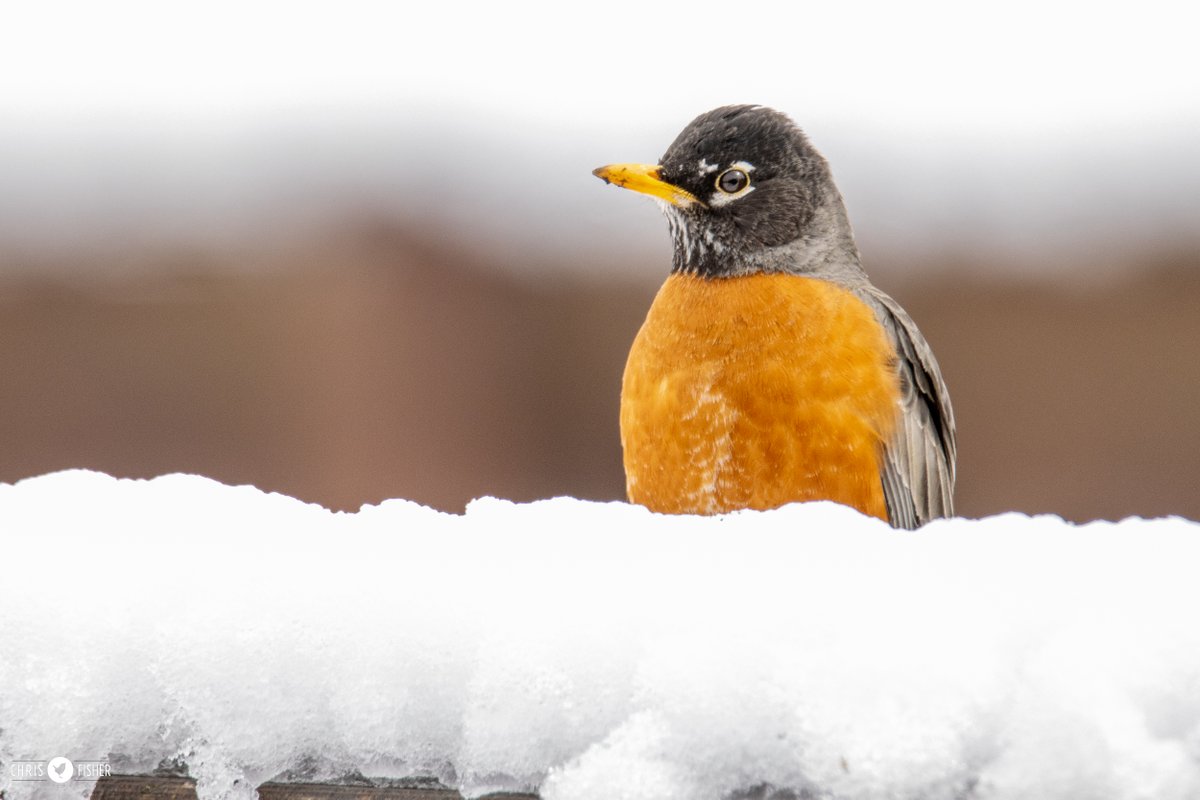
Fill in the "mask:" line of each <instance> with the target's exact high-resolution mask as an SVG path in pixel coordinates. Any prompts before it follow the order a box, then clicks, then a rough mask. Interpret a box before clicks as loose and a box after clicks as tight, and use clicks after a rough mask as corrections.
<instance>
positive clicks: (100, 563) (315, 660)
mask: <svg viewBox="0 0 1200 800" xmlns="http://www.w3.org/2000/svg"><path fill="white" fill-rule="evenodd" d="M0 526H2V533H0V542H2V544H3V551H2V553H3V555H2V556H0V557H2V558H3V562H2V563H3V567H2V569H3V571H2V573H0V578H2V580H0V630H2V631H3V645H2V648H3V649H2V651H0V761H2V762H4V763H5V764H8V763H11V762H12V761H14V760H19V759H43V760H44V759H48V758H50V757H52V756H54V755H67V756H68V757H71V758H75V759H108V760H109V761H111V762H112V764H113V768H114V770H117V771H122V772H138V771H148V770H151V769H153V768H154V767H155V766H156V765H158V764H159V762H161V761H163V760H164V759H179V760H182V761H184V762H186V764H187V766H188V768H189V770H190V772H191V774H192V775H193V776H194V777H196V778H197V781H198V790H199V793H200V797H201V798H202V800H206V799H208V798H218V797H236V796H243V797H248V796H251V795H252V794H253V789H252V788H250V787H253V786H257V785H258V784H260V783H262V782H263V781H265V780H268V779H270V778H271V777H273V776H276V775H279V774H281V773H284V772H286V771H288V770H292V771H293V772H294V771H295V770H297V769H299V768H303V769H304V770H305V771H306V772H305V774H306V775H308V776H310V777H313V778H315V779H321V778H326V779H333V778H336V777H338V776H339V775H345V774H348V773H352V772H354V771H355V770H358V771H359V772H361V773H363V774H366V775H371V776H380V777H401V776H407V775H414V774H426V775H436V776H438V777H440V778H441V779H442V780H443V781H445V782H447V783H449V784H450V785H453V786H455V787H456V788H460V789H461V790H462V791H463V792H464V794H466V795H468V796H471V795H478V794H481V793H483V792H485V791H490V790H495V789H518V788H523V787H524V788H534V787H536V788H539V789H540V791H541V793H542V796H543V797H544V798H546V799H547V800H566V799H567V798H589V799H593V798H595V799H597V800H599V799H600V798H603V799H604V800H616V799H617V798H638V799H639V800H640V799H642V798H645V799H646V800H649V799H650V798H655V799H656V800H657V799H659V798H713V799H714V800H715V799H716V798H721V797H726V796H728V795H729V794H730V793H731V792H735V791H737V790H739V789H743V788H746V787H749V786H754V785H758V784H763V783H768V784H771V785H774V786H777V787H789V788H792V789H796V790H798V791H801V792H804V791H807V792H810V793H812V794H813V795H815V796H820V797H832V798H876V797H903V798H910V797H911V798H965V797H971V798H976V797H977V798H1022V800H1024V799H1025V798H1079V797H1103V798H1109V797H1111V798H1135V797H1145V798H1157V799H1158V800H1166V799H1167V798H1180V799H1181V800H1182V799H1183V798H1195V797H1200V619H1198V617H1200V577H1198V574H1200V525H1197V524H1196V523H1194V522H1189V521H1186V520H1182V519H1163V520H1153V521H1145V520H1140V519H1130V520H1125V521H1123V522H1120V523H1095V524H1091V525H1085V526H1073V525H1070V524H1067V523H1064V522H1063V521H1062V520H1060V519H1057V518H1054V517H1036V518H1028V517H1025V516H1021V515H1017V514H1009V515H1003V516H998V517H992V518H989V519H984V520H943V521H938V522H935V523H933V524H931V525H928V526H926V527H925V528H924V529H922V530H920V531H916V532H908V533H906V532H897V531H893V530H891V529H890V528H888V527H886V526H885V525H883V524H882V523H880V522H878V521H875V520H871V519H867V518H864V517H862V516H860V515H859V514H857V513H856V512H854V511H852V510H849V509H846V508H842V507H840V506H836V505H832V504H828V503H814V504H808V505H797V506H791V507H788V508H783V509H780V510H778V511H774V512H769V513H743V514H734V515H730V516H727V517H723V518H711V519H700V518H683V517H660V516H655V515H652V514H650V513H648V512H646V511H645V510H644V509H641V508H637V507H632V506H628V505H624V504H620V503H610V504H598V503H587V502H582V501H578V500H571V499H565V498H562V499H557V500H549V501H545V502H539V503H532V504H528V505H515V504H513V503H508V502H504V501H500V500H492V499H487V500H480V501H477V502H475V503H472V504H471V506H470V507H469V508H468V509H467V512H466V514H465V515H462V516H457V515H449V514H442V513H438V512H435V511H432V510H430V509H427V508H424V507H421V506H418V505H416V504H413V503H409V502H403V501H389V502H386V503H384V504H382V505H380V506H371V507H365V508H363V509H362V510H361V511H359V512H358V513H356V514H338V513H333V512H330V511H327V510H325V509H323V508H320V507H318V506H313V505H307V504H304V503H301V502H299V501H297V500H293V499H291V498H288V497H283V496H280V495H270V494H265V493H263V492H260V491H258V490H256V489H253V488H249V487H238V488H233V487H228V486H223V485H221V484H218V483H216V482H214V481H211V480H207V479H204V478H197V477H191V476H180V475H172V476H167V477H162V478H158V479H155V480H152V481H126V480H115V479H113V478H110V477H108V476H105V475H100V474H95V473H87V472H66V473H58V474H54V475H48V476H44V477H41V478H36V479H31V480H27V481H22V482H20V483H18V484H16V485H0ZM45 786H46V785H45V784H39V783H34V782H27V781H24V782H23V781H13V780H11V778H10V776H9V774H8V771H7V770H5V774H4V775H2V776H0V789H3V790H4V792H5V795H6V797H7V798H9V799H10V800H21V798H24V797H28V796H30V795H31V794H33V793H37V792H41V791H43V790H44V788H45ZM35 787H42V788H35ZM88 788H90V787H88ZM76 796H78V793H77V795H76Z"/></svg>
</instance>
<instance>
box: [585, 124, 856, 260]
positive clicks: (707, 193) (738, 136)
mask: <svg viewBox="0 0 1200 800" xmlns="http://www.w3.org/2000/svg"><path fill="white" fill-rule="evenodd" d="M596 174H597V175H599V176H600V177H602V178H604V179H605V180H608V181H610V182H612V183H616V184H618V185H621V186H624V187H626V188H629V189H633V190H635V191H641V192H644V193H646V194H650V195H652V196H654V197H656V198H657V199H658V200H659V202H660V205H661V206H662V208H663V211H664V212H665V214H666V216H667V221H668V223H669V225H670V228H671V235H672V238H673V239H674V244H675V254H674V262H673V266H672V269H673V271H675V272H684V273H690V274H696V275H701V276H704V277H711V278H719V277H728V276H733V275H746V274H750V273H754V272H795V273H800V274H818V273H819V274H822V275H828V276H829V277H844V278H851V277H853V276H855V275H861V268H860V267H859V259H858V251H857V249H856V248H855V245H854V236H853V234H852V232H851V230H850V224H849V222H848V221H847V219H846V212H845V208H844V207H843V205H842V198H841V195H840V194H838V191H837V188H836V187H835V186H834V184H833V179H832V177H831V176H830V172H829V165H828V163H826V161H825V159H824V158H823V157H822V156H821V154H820V153H818V152H817V151H816V150H815V149H814V148H813V146H812V145H811V144H809V141H808V138H807V137H806V136H805V135H804V133H803V132H802V131H801V130H800V129H799V128H798V127H797V126H796V125H795V123H793V122H792V121H791V120H790V119H788V118H787V117H786V116H785V115H783V114H781V113H779V112H778V111H773V110H771V109H769V108H763V107H762V106H751V105H743V106H723V107H721V108H718V109H714V110H713V111H709V112H708V113H706V114H701V115H700V116H699V117H696V119H694V120H692V122H691V123H690V124H689V125H688V126H687V127H686V128H684V129H683V131H682V132H681V133H680V134H679V136H678V137H676V139H675V141H674V142H673V143H672V144H671V146H670V147H669V148H667V152H666V153H664V154H663V157H662V158H661V159H660V160H659V163H658V165H657V167H641V166H638V165H627V164H626V165H622V164H618V165H613V166H611V167H601V168H600V169H598V170H596ZM830 273H833V274H830Z"/></svg>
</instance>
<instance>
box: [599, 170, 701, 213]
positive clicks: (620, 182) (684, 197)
mask: <svg viewBox="0 0 1200 800" xmlns="http://www.w3.org/2000/svg"><path fill="white" fill-rule="evenodd" d="M592 174H593V175H595V176H596V177H597V178H600V179H601V180H603V181H604V182H605V183H615V184H616V185H617V186H620V187H621V188H622V189H632V190H633V191H635V192H641V193H642V194H648V195H650V196H651V197H657V198H658V199H660V200H666V201H667V202H668V203H670V204H671V205H674V206H679V207H680V208H687V207H688V206H690V205H691V204H692V203H699V204H700V205H704V203H701V202H700V200H699V199H697V198H696V196H695V195H694V194H692V193H691V192H689V191H687V190H686V189H680V188H679V187H678V186H676V185H675V184H673V183H667V182H666V181H664V180H663V179H662V178H660V177H659V172H658V166H656V165H654V164H609V165H608V166H607V167H597V168H596V169H594V170H592Z"/></svg>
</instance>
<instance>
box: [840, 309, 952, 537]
mask: <svg viewBox="0 0 1200 800" xmlns="http://www.w3.org/2000/svg"><path fill="white" fill-rule="evenodd" d="M861 296H862V297H863V299H864V300H865V301H866V302H867V303H868V304H869V305H870V306H871V307H872V308H873V309H874V310H875V313H876V316H877V317H878V319H879V321H880V323H881V324H882V325H883V327H884V329H885V330H886V331H887V334H888V337H889V338H890V339H891V342H892V345H893V346H894V347H895V349H896V369H897V372H898V373H899V378H900V405H901V412H902V413H901V424H900V425H899V427H898V428H897V429H896V432H895V434H894V435H893V437H892V441H891V442H890V443H888V444H887V445H886V446H885V448H884V452H883V470H882V472H881V475H880V480H881V481H882V483H883V495H884V500H885V501H886V503H887V509H888V516H889V517H890V519H891V522H892V524H893V525H894V526H896V527H898V528H916V527H919V526H920V525H923V524H925V523H926V522H928V521H929V520H931V519H936V518H938V517H950V516H953V515H954V480H955V460H956V458H957V449H958V448H957V444H956V442H955V431H954V410H953V409H952V408H951V406H950V393H949V391H948V390H947V389H946V383H945V381H943V380H942V372H941V370H940V369H939V368H938V363H937V359H936V358H934V356H933V351H932V350H931V349H930V347H929V344H928V343H927V342H926V341H925V337H924V336H922V335H921V332H920V331H919V330H918V329H917V325H916V323H915V322H913V321H912V318H911V317H909V316H908V314H907V313H906V312H905V311H904V309H903V308H901V307H900V304H899V303H897V302H896V301H895V300H893V299H892V298H891V297H889V296H888V295H886V294H884V293H883V292H881V291H879V290H878V289H876V288H875V287H874V286H869V285H868V286H866V287H863V289H862V290H861Z"/></svg>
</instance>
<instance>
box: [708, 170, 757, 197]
mask: <svg viewBox="0 0 1200 800" xmlns="http://www.w3.org/2000/svg"><path fill="white" fill-rule="evenodd" d="M715 185H716V187H717V191H719V192H723V193H725V194H737V193H738V192H743V191H745V190H746V187H747V186H749V185H750V176H749V175H748V174H747V173H746V171H745V170H744V169H739V168H738V167H731V168H730V169H727V170H725V171H724V172H722V173H721V174H720V175H718V176H717V180H716V183H715Z"/></svg>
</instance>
